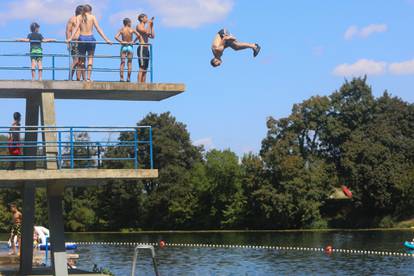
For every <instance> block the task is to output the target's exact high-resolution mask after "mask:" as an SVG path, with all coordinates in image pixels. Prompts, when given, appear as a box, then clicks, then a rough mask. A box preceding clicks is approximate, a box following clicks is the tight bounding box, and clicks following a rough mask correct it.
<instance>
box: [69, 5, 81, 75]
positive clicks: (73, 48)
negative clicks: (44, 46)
mask: <svg viewBox="0 0 414 276" xmlns="http://www.w3.org/2000/svg"><path fill="white" fill-rule="evenodd" d="M82 11H83V6H82V5H79V6H77V7H76V10H75V15H74V16H72V17H71V18H70V19H69V21H68V23H67V24H66V39H69V38H71V37H72V35H73V40H74V42H72V43H69V44H68V47H69V50H70V55H71V56H72V65H71V68H70V73H69V79H70V80H72V79H73V76H74V74H75V72H76V80H78V81H79V80H80V78H81V72H80V71H79V70H76V69H78V66H79V65H80V64H79V44H78V43H77V40H78V38H79V35H80V30H78V31H77V32H76V33H74V32H73V31H74V30H75V27H76V25H77V23H78V16H79V15H81V14H82Z"/></svg>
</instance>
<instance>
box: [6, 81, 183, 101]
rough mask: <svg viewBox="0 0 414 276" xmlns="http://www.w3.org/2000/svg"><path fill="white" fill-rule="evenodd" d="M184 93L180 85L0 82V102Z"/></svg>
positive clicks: (157, 97)
mask: <svg viewBox="0 0 414 276" xmlns="http://www.w3.org/2000/svg"><path fill="white" fill-rule="evenodd" d="M184 91H185V85H184V84H173V83H131V82H94V81H92V82H86V81H50V80H47V81H28V80H0V98H11V99H16V98H22V99H26V98H29V97H31V96H37V95H40V94H41V93H45V92H53V93H54V98H55V99H65V100H113V101H161V100H165V99H167V98H170V97H173V96H175V95H178V94H181V93H183V92H184Z"/></svg>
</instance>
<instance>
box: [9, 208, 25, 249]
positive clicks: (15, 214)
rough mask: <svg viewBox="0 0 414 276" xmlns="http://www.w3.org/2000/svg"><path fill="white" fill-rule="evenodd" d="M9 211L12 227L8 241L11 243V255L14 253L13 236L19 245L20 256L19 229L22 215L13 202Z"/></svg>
mask: <svg viewBox="0 0 414 276" xmlns="http://www.w3.org/2000/svg"><path fill="white" fill-rule="evenodd" d="M10 212H11V213H12V223H13V225H12V229H11V234H10V243H11V245H10V246H11V252H10V254H11V255H16V243H15V237H16V238H17V246H18V247H19V253H18V254H19V256H20V249H21V246H20V245H21V229H22V220H23V216H22V213H21V212H20V211H19V210H18V209H17V205H16V204H15V203H12V204H10Z"/></svg>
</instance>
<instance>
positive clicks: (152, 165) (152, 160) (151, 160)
mask: <svg viewBox="0 0 414 276" xmlns="http://www.w3.org/2000/svg"><path fill="white" fill-rule="evenodd" d="M149 130H150V133H149V138H150V141H149V142H150V165H151V170H152V169H154V158H153V156H152V127H150V129H149Z"/></svg>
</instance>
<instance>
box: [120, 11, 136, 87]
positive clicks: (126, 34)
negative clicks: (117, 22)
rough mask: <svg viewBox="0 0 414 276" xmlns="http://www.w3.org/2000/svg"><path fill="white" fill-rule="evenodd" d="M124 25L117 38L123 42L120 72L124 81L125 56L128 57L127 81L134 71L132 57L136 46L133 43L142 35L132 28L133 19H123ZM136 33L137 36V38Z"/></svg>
mask: <svg viewBox="0 0 414 276" xmlns="http://www.w3.org/2000/svg"><path fill="white" fill-rule="evenodd" d="M123 23H124V27H123V28H121V29H120V30H119V32H118V33H117V34H116V36H115V40H117V41H118V42H119V43H121V66H120V69H119V74H120V78H121V82H122V81H124V68H125V58H126V57H128V78H127V82H130V81H131V72H132V57H133V56H134V47H133V45H134V44H135V43H136V42H137V41H138V40H139V39H140V37H141V35H140V34H139V33H138V32H137V31H135V30H134V29H132V28H131V19H129V18H125V19H124V20H123ZM134 34H135V36H136V38H135V40H134V41H132V39H133V38H134Z"/></svg>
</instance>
